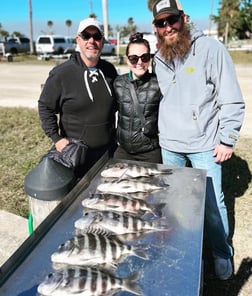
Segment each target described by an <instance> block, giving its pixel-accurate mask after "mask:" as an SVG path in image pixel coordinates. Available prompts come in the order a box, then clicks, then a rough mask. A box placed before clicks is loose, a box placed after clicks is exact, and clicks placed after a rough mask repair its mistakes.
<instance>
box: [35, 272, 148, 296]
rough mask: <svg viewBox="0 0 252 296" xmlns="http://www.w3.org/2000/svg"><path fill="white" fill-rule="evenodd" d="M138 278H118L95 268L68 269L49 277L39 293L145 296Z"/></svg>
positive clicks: (56, 295) (65, 295) (131, 276)
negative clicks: (132, 295)
mask: <svg viewBox="0 0 252 296" xmlns="http://www.w3.org/2000/svg"><path fill="white" fill-rule="evenodd" d="M137 276H138V275H137V273H134V274H132V275H130V276H129V277H127V278H118V277H115V276H113V275H111V274H110V273H108V272H104V271H101V270H98V269H94V268H89V267H87V268H77V267H75V268H68V269H63V270H59V271H56V272H54V273H50V274H49V275H47V276H46V278H45V280H44V281H43V282H42V283H40V284H39V286H38V288H37V291H38V293H39V294H40V295H43V296H69V295H78V296H102V295H104V296H112V295H115V294H116V293H118V292H120V291H127V292H129V293H132V294H134V295H143V293H142V291H141V289H140V287H139V286H138V285H137V283H136V281H137Z"/></svg>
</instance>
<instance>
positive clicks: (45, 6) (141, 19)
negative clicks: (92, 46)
mask: <svg viewBox="0 0 252 296" xmlns="http://www.w3.org/2000/svg"><path fill="white" fill-rule="evenodd" d="M181 3H182V6H183V9H184V11H185V12H186V13H187V14H188V15H190V17H191V20H192V21H193V22H194V23H195V24H197V26H198V27H199V28H201V29H207V28H208V26H209V14H210V12H211V10H212V8H213V14H217V12H218V3H219V0H215V1H214V0H181ZM0 4H1V6H0V7H1V8H0V23H1V24H2V27H3V29H4V30H6V31H8V32H9V33H10V34H11V33H12V32H13V31H18V32H21V33H23V34H25V35H27V36H29V11H28V0H11V1H8V0H0ZM107 6H108V22H109V24H110V25H111V26H112V27H113V28H115V27H116V26H117V25H119V26H124V25H127V20H128V18H129V17H133V20H134V23H135V25H136V26H137V27H138V30H139V31H146V32H151V31H152V26H151V22H152V14H151V12H150V11H149V10H148V9H147V1H146V0H107ZM32 8H33V36H34V39H36V37H37V36H38V35H39V34H42V33H46V32H48V27H47V21H49V20H50V21H52V22H53V27H52V31H53V32H54V33H55V34H63V35H68V33H70V35H75V32H76V30H77V27H78V24H79V21H80V20H82V19H83V18H86V17H88V16H89V14H90V13H91V12H93V13H95V14H96V15H97V18H98V19H99V20H100V21H102V20H103V15H102V0H72V1H71V0H59V1H55V0H32ZM67 19H70V20H71V21H72V26H71V28H70V29H69V31H68V29H67V27H66V25H65V21H66V20H67Z"/></svg>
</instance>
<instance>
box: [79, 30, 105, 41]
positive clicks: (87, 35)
mask: <svg viewBox="0 0 252 296" xmlns="http://www.w3.org/2000/svg"><path fill="white" fill-rule="evenodd" d="M80 37H81V38H82V39H83V40H85V41H87V40H89V39H90V38H94V40H95V41H100V40H102V38H103V36H102V34H101V33H94V34H90V33H88V32H81V33H80Z"/></svg>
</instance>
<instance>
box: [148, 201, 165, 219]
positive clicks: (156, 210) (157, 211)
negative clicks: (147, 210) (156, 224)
mask: <svg viewBox="0 0 252 296" xmlns="http://www.w3.org/2000/svg"><path fill="white" fill-rule="evenodd" d="M165 205H166V204H165V203H161V204H158V205H153V206H152V207H151V211H152V214H153V215H154V216H156V217H161V216H162V209H163V208H164V207H165Z"/></svg>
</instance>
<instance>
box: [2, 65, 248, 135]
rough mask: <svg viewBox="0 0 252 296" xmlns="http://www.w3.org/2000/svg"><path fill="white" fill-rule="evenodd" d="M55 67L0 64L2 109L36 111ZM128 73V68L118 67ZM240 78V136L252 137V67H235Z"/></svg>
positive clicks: (121, 71) (120, 70)
mask: <svg viewBox="0 0 252 296" xmlns="http://www.w3.org/2000/svg"><path fill="white" fill-rule="evenodd" d="M52 67H53V66H52V64H51V63H50V64H48V65H46V64H44V63H43V64H41V65H39V64H36V65H24V64H21V63H15V62H13V63H6V62H0V82H1V83H0V106H8V107H16V106H22V107H30V108H37V101H38V97H39V95H40V91H41V84H43V83H44V82H45V80H46V78H47V76H48V73H49V71H50V70H51V68H52ZM118 70H119V72H120V73H121V74H122V73H125V72H126V71H127V66H118ZM236 71H237V76H238V79H239V82H240V86H241V89H242V93H243V96H244V98H245V102H246V114H245V121H244V124H243V127H242V131H241V135H243V136H252V64H250V65H247V64H245V65H236Z"/></svg>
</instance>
